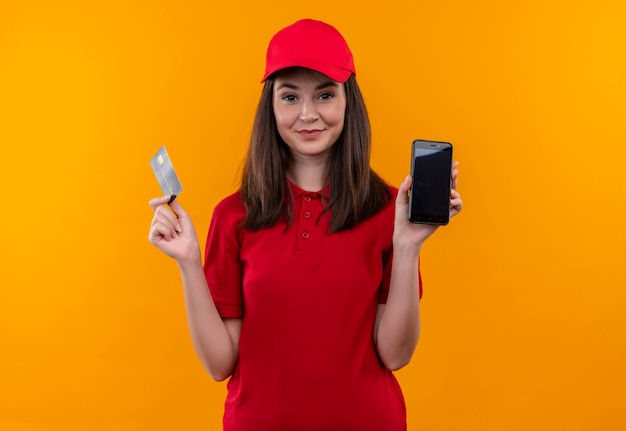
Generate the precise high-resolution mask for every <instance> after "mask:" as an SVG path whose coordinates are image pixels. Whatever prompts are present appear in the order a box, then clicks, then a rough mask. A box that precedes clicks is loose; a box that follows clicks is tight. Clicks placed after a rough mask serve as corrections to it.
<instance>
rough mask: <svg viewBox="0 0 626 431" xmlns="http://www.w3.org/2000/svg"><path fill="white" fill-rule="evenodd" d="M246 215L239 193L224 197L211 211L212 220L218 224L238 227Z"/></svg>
mask: <svg viewBox="0 0 626 431" xmlns="http://www.w3.org/2000/svg"><path fill="white" fill-rule="evenodd" d="M245 215H246V207H245V206H244V204H243V201H242V200H241V193H240V192H239V191H236V192H235V193H233V194H231V195H229V196H226V197H225V198H224V199H222V200H221V201H220V202H219V203H218V204H217V205H216V206H215V208H214V209H213V220H216V221H219V222H220V223H226V224H230V223H234V224H236V225H239V223H241V221H242V220H243V218H244V217H245Z"/></svg>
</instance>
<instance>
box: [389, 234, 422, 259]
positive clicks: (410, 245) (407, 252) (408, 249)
mask: <svg viewBox="0 0 626 431" xmlns="http://www.w3.org/2000/svg"><path fill="white" fill-rule="evenodd" d="M422 246H423V243H421V242H420V243H417V244H416V243H415V242H413V241H411V240H410V239H408V238H406V237H400V238H394V239H393V254H394V256H395V255H398V256H406V257H411V258H417V257H418V256H419V255H420V253H421V251H422Z"/></svg>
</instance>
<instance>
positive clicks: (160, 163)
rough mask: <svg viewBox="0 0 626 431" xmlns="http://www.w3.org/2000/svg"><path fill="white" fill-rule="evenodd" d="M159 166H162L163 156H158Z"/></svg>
mask: <svg viewBox="0 0 626 431" xmlns="http://www.w3.org/2000/svg"><path fill="white" fill-rule="evenodd" d="M158 160H159V165H162V164H163V156H162V155H160V154H159V159H158Z"/></svg>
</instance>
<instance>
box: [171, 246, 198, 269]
mask: <svg viewBox="0 0 626 431" xmlns="http://www.w3.org/2000/svg"><path fill="white" fill-rule="evenodd" d="M176 263H177V264H178V267H179V268H180V270H181V271H189V270H194V269H197V268H198V267H200V268H201V267H202V258H201V256H200V251H199V250H197V249H196V250H194V251H192V252H190V253H189V254H187V256H185V257H181V258H179V259H176Z"/></svg>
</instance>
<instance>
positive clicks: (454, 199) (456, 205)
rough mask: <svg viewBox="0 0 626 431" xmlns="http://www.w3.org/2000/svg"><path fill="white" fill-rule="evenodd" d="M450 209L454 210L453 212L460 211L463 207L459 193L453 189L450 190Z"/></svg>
mask: <svg viewBox="0 0 626 431" xmlns="http://www.w3.org/2000/svg"><path fill="white" fill-rule="evenodd" d="M450 209H452V210H455V213H454V214H456V213H458V212H460V211H461V210H462V209H463V201H462V200H461V195H460V194H459V192H457V191H456V190H454V189H452V190H450ZM454 214H453V215H454Z"/></svg>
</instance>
